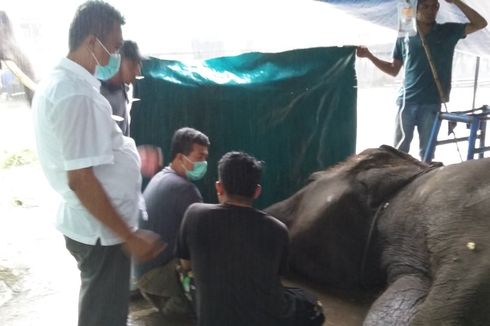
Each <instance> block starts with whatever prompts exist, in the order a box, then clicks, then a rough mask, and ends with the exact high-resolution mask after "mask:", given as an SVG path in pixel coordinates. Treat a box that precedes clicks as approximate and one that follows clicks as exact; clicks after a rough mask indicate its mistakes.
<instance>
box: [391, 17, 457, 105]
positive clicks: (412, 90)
mask: <svg viewBox="0 0 490 326" xmlns="http://www.w3.org/2000/svg"><path fill="white" fill-rule="evenodd" d="M465 27H466V24H460V23H445V24H437V23H436V24H434V26H433V27H432V29H431V30H430V32H429V33H428V34H427V35H426V41H427V44H428V45H429V49H430V52H431V55H432V60H433V62H434V65H435V67H436V69H437V74H438V75H439V80H440V81H441V85H442V89H443V91H444V93H445V94H446V96H447V97H448V98H449V92H450V91H451V73H452V66H453V55H454V49H455V47H456V43H458V41H459V40H460V39H462V38H464V37H465V36H466V35H465V32H464V30H465ZM393 58H394V59H398V60H400V61H402V62H403V65H404V69H405V79H404V82H403V86H402V88H401V89H400V92H399V96H398V99H397V103H398V104H401V103H402V102H403V95H404V94H403V93H404V88H405V103H406V104H440V103H441V100H440V97H439V93H438V91H437V86H436V84H435V81H434V77H433V75H432V71H431V69H430V66H429V60H428V59H427V55H426V54H425V50H424V47H423V46H422V41H421V39H420V35H418V34H417V35H415V36H411V37H409V40H408V51H407V44H406V42H405V38H404V37H399V38H398V39H397V40H396V44H395V49H394V50H393Z"/></svg>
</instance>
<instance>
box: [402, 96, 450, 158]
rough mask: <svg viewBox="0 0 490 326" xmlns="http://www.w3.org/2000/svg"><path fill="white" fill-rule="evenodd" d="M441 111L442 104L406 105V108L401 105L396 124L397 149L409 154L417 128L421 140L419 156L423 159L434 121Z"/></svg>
mask: <svg viewBox="0 0 490 326" xmlns="http://www.w3.org/2000/svg"><path fill="white" fill-rule="evenodd" d="M440 110H441V105H440V104H405V107H403V105H399V106H398V113H397V115H396V122H395V125H396V129H395V147H396V148H397V149H399V150H400V151H402V152H405V153H408V152H409V151H410V143H411V142H412V138H413V130H414V129H415V126H417V132H418V134H419V140H420V142H419V154H420V158H423V157H424V153H425V150H426V149H427V145H428V142H429V138H430V133H431V131H432V126H433V124H434V119H435V118H436V115H437V113H438V112H439V111H440Z"/></svg>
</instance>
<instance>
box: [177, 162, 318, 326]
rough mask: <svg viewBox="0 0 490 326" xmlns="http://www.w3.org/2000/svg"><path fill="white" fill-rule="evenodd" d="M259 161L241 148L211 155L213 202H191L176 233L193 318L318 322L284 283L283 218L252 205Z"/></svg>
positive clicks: (301, 295)
mask: <svg viewBox="0 0 490 326" xmlns="http://www.w3.org/2000/svg"><path fill="white" fill-rule="evenodd" d="M261 172H262V165H261V163H260V162H258V161H257V160H256V159H255V158H254V157H252V156H250V155H248V154H246V153H243V152H229V153H227V154H225V155H224V156H223V157H222V158H221V160H220V161H219V163H218V175H219V181H217V182H216V191H217V194H218V199H219V202H220V204H202V203H196V204H193V205H191V206H190V207H189V208H188V210H187V211H186V213H185V215H184V219H183V221H182V225H181V228H180V232H179V235H178V238H177V248H176V249H177V256H178V257H179V258H180V262H181V265H182V268H183V269H184V270H190V269H192V272H193V275H194V282H195V286H196V293H195V296H196V297H195V308H196V314H197V320H198V323H197V324H198V325H199V326H207V325H212V326H215V325H234V326H237V325H238V326H240V325H244V326H245V325H255V326H261V325H264V326H274V325H277V326H285V325H302V326H306V325H322V324H323V321H324V316H323V313H322V311H321V308H320V306H319V304H317V302H316V299H315V298H313V297H312V296H310V295H308V294H306V293H305V292H304V291H303V290H301V289H292V288H284V287H283V286H282V284H281V278H280V277H281V275H284V273H285V272H286V268H287V256H288V246H289V234H288V230H287V228H286V226H285V225H284V224H283V223H282V222H280V221H278V220H276V219H275V218H274V217H272V216H270V215H268V214H267V213H265V212H262V211H259V210H257V209H255V208H253V207H252V203H253V201H254V200H255V199H256V198H257V197H258V196H259V195H260V192H261V186H260V177H261Z"/></svg>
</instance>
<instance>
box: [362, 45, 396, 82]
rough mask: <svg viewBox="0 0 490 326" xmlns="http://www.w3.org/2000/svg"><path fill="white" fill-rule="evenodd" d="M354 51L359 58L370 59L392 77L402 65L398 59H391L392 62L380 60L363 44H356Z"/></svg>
mask: <svg viewBox="0 0 490 326" xmlns="http://www.w3.org/2000/svg"><path fill="white" fill-rule="evenodd" d="M356 52H357V56H358V57H359V58H367V59H369V60H371V62H372V63H373V64H374V65H375V66H376V67H378V69H379V70H381V71H382V72H384V73H386V74H388V75H390V76H393V77H396V75H398V73H399V72H400V69H401V67H402V65H403V63H402V62H401V61H400V60H398V59H393V61H392V62H389V61H385V60H381V59H379V58H378V57H376V56H375V55H374V54H372V53H371V51H369V49H368V48H366V47H363V46H358V47H357V50H356Z"/></svg>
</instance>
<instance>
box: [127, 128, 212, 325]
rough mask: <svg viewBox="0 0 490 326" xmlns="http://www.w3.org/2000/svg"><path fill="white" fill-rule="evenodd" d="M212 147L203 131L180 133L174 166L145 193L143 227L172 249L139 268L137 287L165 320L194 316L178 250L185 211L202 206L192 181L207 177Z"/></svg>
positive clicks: (175, 138) (174, 148)
mask: <svg viewBox="0 0 490 326" xmlns="http://www.w3.org/2000/svg"><path fill="white" fill-rule="evenodd" d="M208 147H209V140H208V137H207V136H206V135H204V134H203V133H201V132H200V131H197V130H195V129H192V128H181V129H179V130H177V131H176V132H175V133H174V136H173V138H172V150H171V160H172V161H171V163H170V165H169V166H167V167H165V168H164V169H163V170H162V171H160V172H159V173H157V174H156V175H155V176H154V177H153V178H152V179H151V181H150V183H149V184H148V186H147V187H146V189H145V191H144V193H143V196H144V198H145V202H146V206H147V212H148V219H147V220H140V223H139V224H140V225H139V226H140V228H142V229H147V230H152V231H153V232H155V233H158V234H159V235H160V236H161V238H162V240H163V241H165V242H166V243H167V244H168V248H167V249H166V250H165V251H164V252H162V253H161V254H160V255H159V256H157V257H156V258H154V259H152V260H150V261H148V262H146V263H144V264H140V265H138V266H136V276H137V278H138V282H137V284H138V287H139V289H140V291H141V293H142V295H143V296H144V297H145V298H146V299H147V300H148V301H150V302H151V303H152V304H153V305H154V306H155V307H156V308H157V309H158V310H159V311H160V313H162V314H163V315H165V316H168V315H175V314H188V313H190V312H191V306H190V304H189V303H188V301H187V299H186V298H185V296H184V292H183V290H182V288H181V286H180V281H179V279H178V276H177V271H176V267H177V259H176V258H175V255H174V247H175V242H176V238H177V234H178V231H179V228H180V223H181V221H182V217H183V216H184V212H185V210H186V209H187V207H189V205H191V204H193V203H196V202H202V196H201V193H200V192H199V190H198V189H197V187H196V186H195V185H194V184H193V183H192V181H195V180H199V179H201V178H202V177H203V176H204V174H205V173H206V169H207V162H206V159H207V157H208Z"/></svg>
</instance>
